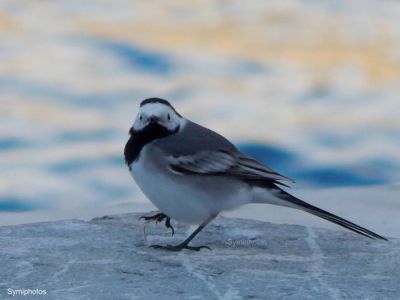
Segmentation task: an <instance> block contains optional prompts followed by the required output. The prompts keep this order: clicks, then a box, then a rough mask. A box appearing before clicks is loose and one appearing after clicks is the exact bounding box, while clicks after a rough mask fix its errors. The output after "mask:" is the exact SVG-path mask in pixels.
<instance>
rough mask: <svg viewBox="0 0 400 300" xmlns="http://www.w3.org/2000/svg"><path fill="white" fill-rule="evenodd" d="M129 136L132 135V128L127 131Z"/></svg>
mask: <svg viewBox="0 0 400 300" xmlns="http://www.w3.org/2000/svg"><path fill="white" fill-rule="evenodd" d="M129 134H130V135H132V134H133V128H132V127H131V128H130V129H129Z"/></svg>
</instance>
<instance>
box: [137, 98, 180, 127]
mask: <svg viewBox="0 0 400 300" xmlns="http://www.w3.org/2000/svg"><path fill="white" fill-rule="evenodd" d="M184 122H185V119H184V118H183V117H182V116H181V115H180V114H179V113H178V112H177V111H176V110H175V108H174V107H173V106H172V105H171V104H170V103H169V102H168V101H167V100H164V99H160V98H149V99H145V100H143V101H142V102H141V103H140V109H139V112H138V114H137V116H136V120H135V122H134V123H133V126H132V128H131V129H130V131H129V132H130V134H132V131H143V130H146V129H151V128H159V129H162V130H165V131H168V132H171V133H172V132H176V131H177V130H179V128H180V127H181V126H182V125H183V124H184Z"/></svg>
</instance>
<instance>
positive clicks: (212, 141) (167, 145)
mask: <svg viewBox="0 0 400 300" xmlns="http://www.w3.org/2000/svg"><path fill="white" fill-rule="evenodd" d="M153 144H154V146H156V147H158V148H159V149H162V151H164V152H165V153H166V154H167V155H174V156H182V155H190V154H195V153H197V152H199V151H218V150H231V151H234V150H237V149H236V147H235V146H234V145H233V144H232V143H231V142H229V141H228V140H227V139H226V138H224V137H223V136H222V135H220V134H218V133H216V132H214V131H212V130H210V129H208V128H205V127H203V126H200V125H198V124H196V123H193V122H191V121H189V120H188V121H187V124H186V126H185V127H184V128H183V129H182V131H180V132H179V134H176V135H172V136H168V137H167V138H163V139H159V140H156V141H155V142H154V143H153Z"/></svg>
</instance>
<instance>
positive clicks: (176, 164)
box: [167, 150, 294, 186]
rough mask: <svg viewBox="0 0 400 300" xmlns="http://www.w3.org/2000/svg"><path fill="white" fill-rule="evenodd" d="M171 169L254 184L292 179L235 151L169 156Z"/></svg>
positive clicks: (289, 180)
mask: <svg viewBox="0 0 400 300" xmlns="http://www.w3.org/2000/svg"><path fill="white" fill-rule="evenodd" d="M167 159H168V163H169V167H170V169H171V171H173V172H174V173H176V174H180V175H194V174H197V175H214V176H219V175H223V176H231V177H236V178H238V179H242V180H244V181H247V182H253V183H255V184H261V185H262V184H263V183H266V184H271V183H275V184H280V185H284V186H287V185H286V184H285V183H282V182H281V181H284V182H289V183H293V182H294V181H293V180H292V179H290V178H288V177H286V176H283V175H281V174H279V173H277V172H275V171H274V170H272V169H270V168H268V167H267V166H264V165H263V164H261V163H260V162H258V161H256V160H255V159H253V158H251V157H249V156H247V155H246V154H243V153H241V152H237V151H231V150H219V151H200V152H198V153H196V154H191V155H184V156H169V157H168V158H167Z"/></svg>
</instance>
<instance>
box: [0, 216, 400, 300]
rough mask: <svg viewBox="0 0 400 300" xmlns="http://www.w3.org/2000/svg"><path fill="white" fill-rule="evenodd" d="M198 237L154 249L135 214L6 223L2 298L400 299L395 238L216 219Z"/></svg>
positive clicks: (163, 235) (182, 230) (162, 237)
mask: <svg viewBox="0 0 400 300" xmlns="http://www.w3.org/2000/svg"><path fill="white" fill-rule="evenodd" d="M175 225H176V224H175ZM175 229H176V234H175V236H174V237H171V235H170V232H169V231H168V230H167V229H166V228H165V227H164V226H163V225H162V224H158V225H153V224H151V225H150V224H148V225H147V241H148V243H177V242H179V241H181V240H183V239H184V237H185V236H186V235H187V234H188V233H189V232H190V230H191V229H192V228H188V227H183V226H176V227H175ZM193 244H194V245H202V244H206V245H209V246H210V247H211V248H212V251H208V250H202V251H200V252H190V251H184V252H181V253H170V252H166V251H162V250H154V249H149V248H148V247H147V246H146V245H145V240H144V238H143V226H142V222H141V221H139V220H138V215H137V214H124V215H113V216H107V217H101V218H95V219H93V220H91V221H89V222H85V221H79V220H66V221H57V222H48V223H36V224H27V225H18V226H4V227H0V263H1V264H0V299H8V298H9V299H31V298H34V299H144V298H145V299H148V300H150V299H157V300H160V299H296V300H299V299H380V300H382V299H400V247H399V246H400V241H399V240H398V239H391V240H390V241H389V242H382V241H372V240H369V239H367V238H364V237H362V236H358V235H356V234H353V233H351V232H345V231H342V230H336V231H332V230H326V229H316V228H306V227H303V226H294V225H276V224H270V223H263V222H257V221H251V220H243V219H228V218H218V219H216V220H215V221H214V222H213V223H211V224H210V225H209V227H207V228H206V229H205V230H204V232H202V233H201V234H200V235H199V236H198V238H197V239H196V240H195V241H194V243H193ZM9 289H13V291H16V290H18V289H31V290H36V289H39V290H46V295H40V296H32V295H29V296H26V297H23V296H14V297H13V296H11V295H8V293H9V292H10V291H11V290H9Z"/></svg>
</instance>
